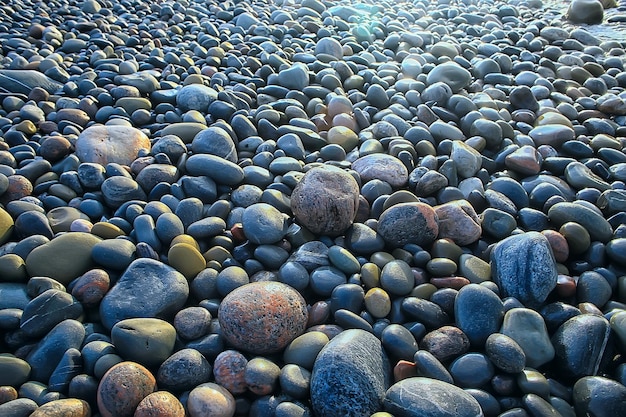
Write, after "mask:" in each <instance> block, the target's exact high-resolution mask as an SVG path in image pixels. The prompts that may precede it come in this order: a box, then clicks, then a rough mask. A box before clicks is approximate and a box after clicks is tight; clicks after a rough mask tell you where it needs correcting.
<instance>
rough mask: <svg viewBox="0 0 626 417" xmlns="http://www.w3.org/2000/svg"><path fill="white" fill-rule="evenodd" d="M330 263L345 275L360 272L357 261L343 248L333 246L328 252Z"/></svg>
mask: <svg viewBox="0 0 626 417" xmlns="http://www.w3.org/2000/svg"><path fill="white" fill-rule="evenodd" d="M328 259H329V260H330V262H331V263H332V264H333V265H334V266H335V267H337V268H339V269H340V270H341V271H343V272H344V273H346V274H355V273H357V272H359V271H360V270H361V265H360V264H359V261H358V260H357V259H356V258H355V257H354V255H352V254H351V253H350V251H348V250H347V249H345V248H342V247H341V246H338V245H335V246H331V247H330V249H329V250H328Z"/></svg>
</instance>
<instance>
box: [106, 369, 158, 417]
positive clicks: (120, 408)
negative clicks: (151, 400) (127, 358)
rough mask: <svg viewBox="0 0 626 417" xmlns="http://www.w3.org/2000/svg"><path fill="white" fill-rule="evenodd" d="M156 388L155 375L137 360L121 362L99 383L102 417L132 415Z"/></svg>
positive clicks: (128, 416)
mask: <svg viewBox="0 0 626 417" xmlns="http://www.w3.org/2000/svg"><path fill="white" fill-rule="evenodd" d="M155 389H156V379H155V378H154V375H152V373H151V372H150V371H149V370H147V369H146V368H144V367H143V366H142V365H140V364H138V363H135V362H120V363H118V364H117V365H114V366H113V367H112V368H111V369H109V370H108V371H107V373H106V374H104V376H103V377H102V379H101V380H100V384H99V385H98V396H97V400H98V409H99V410H100V414H101V415H102V417H132V416H133V414H134V413H135V409H136V408H137V406H138V405H139V403H140V402H141V401H142V400H143V399H144V398H146V397H147V396H148V395H149V394H151V393H152V392H154V390H155Z"/></svg>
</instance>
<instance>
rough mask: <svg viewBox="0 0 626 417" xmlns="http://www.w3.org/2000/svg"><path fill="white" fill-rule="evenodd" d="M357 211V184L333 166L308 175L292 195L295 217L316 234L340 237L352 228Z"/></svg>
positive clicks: (350, 176)
mask: <svg viewBox="0 0 626 417" xmlns="http://www.w3.org/2000/svg"><path fill="white" fill-rule="evenodd" d="M358 207H359V185H358V184H357V182H356V180H355V179H354V178H353V177H352V175H350V174H348V173H347V172H346V171H344V170H342V169H340V168H336V167H333V166H323V167H317V168H313V169H311V170H310V171H308V172H307V173H306V174H305V175H304V177H302V179H301V180H300V182H299V183H298V185H296V187H295V189H294V190H293V194H292V195H291V210H292V211H293V214H294V216H295V217H296V219H297V220H298V222H299V223H300V224H302V225H303V226H304V227H306V228H307V229H309V230H310V231H311V232H313V233H316V234H322V235H328V236H338V235H341V234H343V232H345V231H346V230H347V229H348V228H349V227H350V226H351V225H352V222H353V221H354V218H355V216H356V213H357V210H358Z"/></svg>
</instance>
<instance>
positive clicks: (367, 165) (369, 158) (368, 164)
mask: <svg viewBox="0 0 626 417" xmlns="http://www.w3.org/2000/svg"><path fill="white" fill-rule="evenodd" d="M352 169H353V170H355V171H356V172H358V173H359V175H360V176H361V181H362V182H363V184H365V183H366V182H368V181H370V180H373V179H379V180H381V181H385V182H387V183H389V185H391V186H392V187H394V188H400V187H403V186H404V185H406V183H407V181H408V180H409V172H408V170H407V169H406V167H405V166H404V164H403V163H402V161H400V160H399V159H398V158H396V157H395V156H391V155H387V154H382V153H376V154H371V155H366V156H362V157H361V158H359V159H357V160H356V161H354V162H353V163H352Z"/></svg>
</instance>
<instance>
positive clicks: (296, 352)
mask: <svg viewBox="0 0 626 417" xmlns="http://www.w3.org/2000/svg"><path fill="white" fill-rule="evenodd" d="M328 341H329V339H328V336H326V334H324V333H322V332H318V331H310V332H307V333H304V334H303V335H300V336H298V337H296V338H295V339H294V340H293V341H292V342H291V343H290V344H289V345H288V346H287V347H286V348H285V351H284V353H283V361H284V362H285V363H289V364H295V365H298V366H301V367H303V368H305V369H307V370H309V371H310V370H312V369H313V365H314V362H315V358H316V357H317V355H318V354H319V352H320V351H321V350H322V348H323V347H324V346H326V344H327V343H328Z"/></svg>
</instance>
